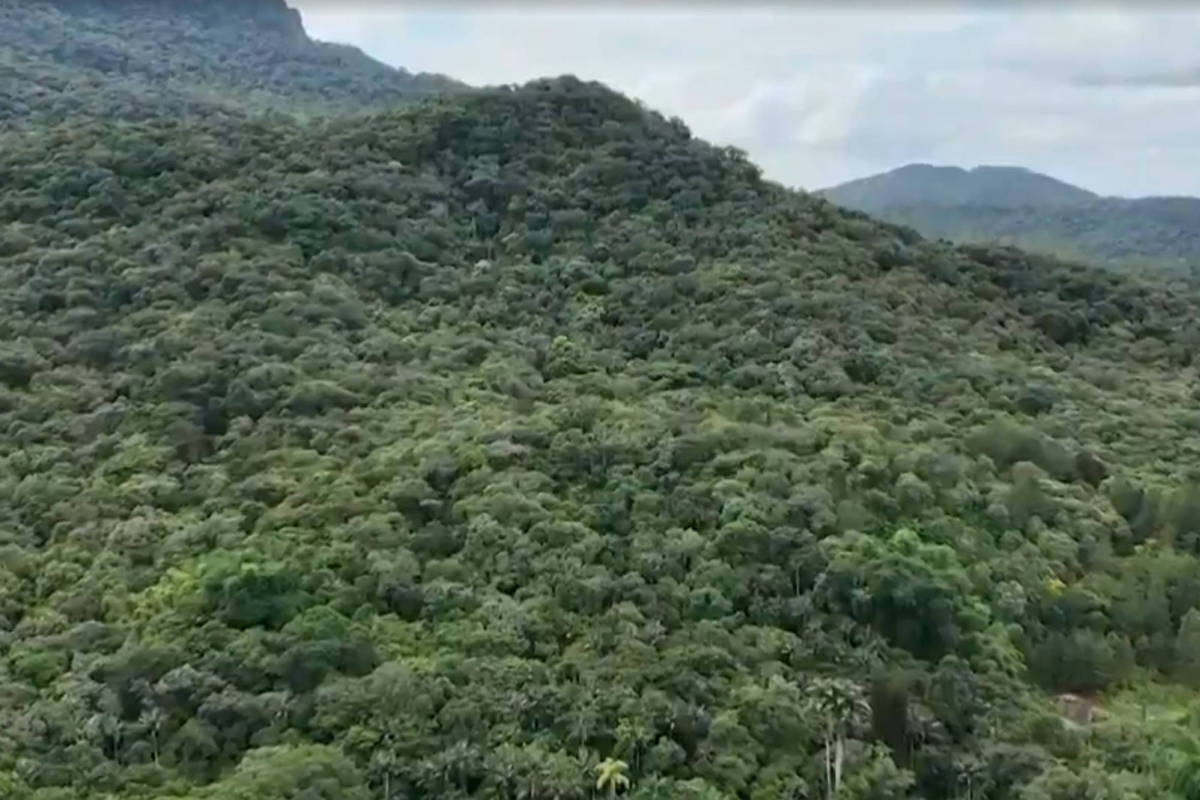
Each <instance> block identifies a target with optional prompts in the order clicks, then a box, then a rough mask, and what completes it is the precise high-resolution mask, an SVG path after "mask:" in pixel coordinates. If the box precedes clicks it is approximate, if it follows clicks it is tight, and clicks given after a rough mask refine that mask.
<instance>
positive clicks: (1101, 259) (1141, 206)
mask: <svg viewBox="0 0 1200 800" xmlns="http://www.w3.org/2000/svg"><path fill="white" fill-rule="evenodd" d="M821 194H822V195H823V196H824V197H827V198H828V199H830V200H832V201H833V202H835V203H838V204H839V205H843V206H847V207H849V208H854V209H858V210H860V211H866V212H867V213H869V214H872V215H875V216H878V217H880V218H881V219H886V220H888V221H889V222H893V223H895V224H899V225H909V226H912V227H913V228H915V229H916V230H918V231H920V232H921V233H922V234H923V235H925V236H930V237H941V238H946V239H951V240H954V241H956V242H964V243H967V242H973V243H979V244H987V243H990V244H1007V245H1017V246H1020V247H1024V248H1028V249H1031V250H1034V251H1038V252H1042V253H1048V254H1054V255H1058V256H1060V257H1067V258H1072V259H1077V260H1083V261H1088V262H1091V263H1095V264H1098V265H1102V266H1105V267H1108V268H1110V269H1113V270H1116V271H1119V272H1127V273H1128V272H1135V273H1146V274H1151V275H1153V274H1158V275H1162V274H1167V275H1170V276H1178V277H1184V278H1188V279H1190V280H1191V281H1192V282H1193V283H1194V282H1195V281H1196V280H1197V279H1200V198H1194V197H1142V198H1134V199H1130V198H1124V197H1099V196H1097V195H1095V194H1093V193H1091V192H1088V191H1085V190H1083V189H1080V188H1078V187H1075V186H1071V185H1070V184H1065V183H1062V182H1061V181H1056V180H1054V179H1053V178H1050V177H1048V176H1045V175H1039V174H1037V173H1036V172H1030V171H1029V170H1023V169H1016V168H1005V167H977V168H975V169H972V170H970V171H968V170H963V169H959V168H957V167H931V166H928V165H920V164H914V165H910V166H907V167H902V168H900V169H897V170H893V171H892V172H888V173H884V174H882V175H875V176H872V177H869V178H863V179H861V180H857V181H851V182H849V183H846V184H842V185H841V186H835V187H833V188H831V189H826V190H823V191H822V192H821Z"/></svg>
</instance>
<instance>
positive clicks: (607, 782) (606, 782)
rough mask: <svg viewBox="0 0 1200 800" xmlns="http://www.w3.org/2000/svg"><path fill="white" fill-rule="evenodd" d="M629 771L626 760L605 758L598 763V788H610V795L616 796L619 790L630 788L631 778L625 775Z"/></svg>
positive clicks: (602, 789) (598, 789) (600, 789)
mask: <svg viewBox="0 0 1200 800" xmlns="http://www.w3.org/2000/svg"><path fill="white" fill-rule="evenodd" d="M628 771H629V765H628V764H626V763H625V762H624V761H621V760H619V759H614V758H606V759H604V760H603V761H601V762H600V763H599V764H597V765H596V790H597V791H601V792H602V791H604V790H605V789H608V796H609V797H616V796H617V792H620V791H622V790H624V789H628V788H629V778H627V777H625V773H626V772H628Z"/></svg>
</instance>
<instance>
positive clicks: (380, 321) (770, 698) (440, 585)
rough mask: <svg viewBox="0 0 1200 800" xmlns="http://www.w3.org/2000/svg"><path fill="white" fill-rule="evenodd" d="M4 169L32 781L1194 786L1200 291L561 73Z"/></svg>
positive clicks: (22, 652)
mask: <svg viewBox="0 0 1200 800" xmlns="http://www.w3.org/2000/svg"><path fill="white" fill-rule="evenodd" d="M0 186H2V187H3V190H2V191H0V796H3V797H5V798H8V797H12V798H15V799H16V800H30V799H33V798H36V800H59V799H60V798H68V797H69V798H85V799H86V800H93V799H94V800H100V799H101V798H103V799H104V800H134V799H135V798H136V799H138V800H143V799H144V800H151V799H153V800H167V799H168V798H177V799H178V800H184V799H185V798H186V799H187V800H200V799H201V798H203V799H204V800H216V798H221V799H222V800H224V799H225V798H235V799H236V800H243V799H244V800H266V799H269V800H276V798H280V799H282V798H288V799H289V800H301V798H304V800H309V799H310V798H329V800H333V799H334V798H337V799H338V800H342V799H348V800H359V799H360V798H361V799H362V800H366V798H375V799H377V798H383V799H384V800H395V799H396V798H414V799H415V798H455V797H460V798H466V797H479V798H483V797H489V798H509V799H511V800H516V799H517V798H522V799H529V800H534V799H535V798H547V799H549V798H585V797H592V796H628V797H636V798H697V800H699V799H700V798H705V799H706V800H707V799H711V800H716V799H717V798H745V799H746V800H750V799H754V800H758V799H760V798H761V799H762V800H766V798H818V797H826V796H834V793H836V796H837V797H839V798H856V799H859V800H865V799H866V798H873V799H875V800H884V799H885V798H889V799H890V798H902V797H915V798H930V799H931V800H932V799H934V798H937V799H939V800H941V799H942V798H946V799H949V798H973V799H975V800H981V799H982V798H991V799H992V800H1005V799H1006V798H1038V799H1039V800H1040V799H1041V798H1047V799H1049V798H1054V799H1056V800H1057V798H1063V799H1064V800H1066V799H1067V798H1070V799H1071V800H1074V799H1075V798H1085V797H1086V798H1109V797H1112V798H1116V797H1120V798H1139V797H1140V798H1147V799H1149V798H1160V797H1163V796H1165V795H1166V793H1167V792H1169V791H1172V787H1175V788H1174V791H1175V792H1176V793H1177V794H1179V796H1181V797H1186V796H1190V795H1188V794H1186V792H1187V791H1190V789H1188V788H1187V787H1188V786H1190V785H1191V783H1189V781H1190V780H1191V779H1190V778H1189V776H1194V775H1195V774H1196V773H1197V771H1198V770H1200V767H1197V766H1196V764H1197V763H1200V762H1197V761H1196V757H1195V756H1194V754H1195V753H1196V752H1198V751H1197V750H1196V748H1195V747H1194V746H1192V745H1190V744H1189V742H1190V741H1191V739H1190V738H1189V736H1191V735H1192V734H1191V733H1190V732H1191V731H1195V730H1196V728H1197V727H1198V725H1200V723H1196V722H1195V721H1194V720H1195V718H1194V717H1193V716H1188V715H1186V714H1185V713H1184V712H1185V711H1186V710H1187V709H1186V707H1185V704H1184V702H1182V701H1181V700H1180V699H1179V698H1180V697H1183V698H1186V697H1188V696H1189V695H1188V694H1187V692H1189V691H1190V689H1188V688H1186V687H1192V686H1195V685H1196V680H1197V678H1196V673H1197V658H1198V656H1197V653H1196V647H1197V646H1200V645H1197V641H1198V640H1200V622H1198V620H1200V610H1197V609H1198V607H1200V570H1198V569H1197V568H1198V567H1200V561H1198V559H1200V555H1198V554H1200V488H1198V482H1200V474H1197V473H1196V472H1195V471H1194V470H1195V468H1194V462H1195V454H1196V449H1197V445H1196V442H1197V439H1196V436H1197V431H1198V430H1200V415H1198V414H1197V412H1196V410H1195V399H1196V396H1197V391H1196V366H1197V365H1196V364H1195V363H1193V358H1194V354H1195V349H1196V342H1197V338H1196V328H1195V322H1196V320H1195V313H1196V305H1195V298H1193V297H1191V296H1186V295H1181V294H1179V293H1176V292H1172V291H1168V290H1167V289H1166V288H1165V287H1162V286H1160V285H1157V284H1155V283H1153V282H1149V281H1141V280H1137V279H1133V278H1128V277H1121V276H1117V275H1113V274H1110V273H1105V272H1101V271H1097V270H1093V269H1089V268H1084V267H1081V266H1075V265H1071V264H1065V263H1061V262H1058V261H1055V260H1052V259H1048V258H1041V257H1034V256H1029V255H1027V254H1024V253H1022V252H1020V251H1016V250H1012V249H1005V248H989V247H978V248H951V247H949V246H947V245H945V244H941V243H934V242H929V241H925V240H923V239H921V238H920V237H919V236H918V235H916V234H915V233H914V232H913V231H911V230H909V229H906V228H901V227H896V226H892V225H887V224H883V223H879V222H876V221H874V220H871V219H869V218H867V217H865V216H863V215H861V214H858V213H853V212H847V211H844V210H841V209H838V208H836V207H835V206H832V205H831V204H829V203H827V202H826V201H824V200H820V199H817V198H814V197H811V196H808V195H804V194H801V193H795V192H790V191H786V190H784V189H782V188H781V187H779V186H776V185H774V184H772V183H770V182H767V181H764V180H763V179H762V178H761V177H760V175H759V172H758V170H757V169H756V168H755V167H754V166H753V165H752V164H751V163H749V162H748V161H747V159H746V157H745V155H744V154H742V153H740V152H738V151H736V150H734V149H730V148H723V149H722V148H716V147H713V146H710V145H708V144H706V143H704V142H701V141H698V140H696V139H694V138H693V137H692V136H691V135H690V133H689V132H688V130H687V128H686V127H685V126H684V125H683V123H682V122H680V121H678V120H668V119H664V118H663V117H662V116H660V115H658V114H656V113H654V112H651V111H649V110H646V109H644V108H642V107H640V106H638V105H637V104H635V103H633V102H631V101H629V100H627V99H625V98H623V97H621V96H620V95H618V94H616V93H614V92H612V91H610V90H608V89H606V88H604V87H602V86H600V85H598V84H594V83H588V82H583V81H580V80H577V79H575V78H570V77H564V78H559V79H554V80H541V81H536V82H533V83H531V84H529V85H527V86H524V87H519V88H517V87H508V88H502V89H495V90H488V91H472V92H467V93H461V94H456V95H455V96H452V97H450V96H448V97H441V98H435V99H430V100H428V101H425V102H423V103H420V104H418V105H414V106H411V107H404V108H398V109H393V110H389V111H386V112H380V113H374V114H370V115H359V116H343V117H336V118H328V119H321V120H309V121H307V122H300V121H297V120H296V119H293V118H290V117H284V116H280V115H256V114H250V113H247V114H242V115H236V116H231V117H225V118H215V117H208V118H199V117H198V118H190V117H185V118H183V119H174V118H171V117H170V116H168V115H154V116H151V117H149V118H140V119H134V120H123V121H114V120H112V119H106V118H102V117H96V116H92V115H89V114H79V115H75V116H72V117H70V118H69V119H65V120H59V121H53V122H46V121H43V122H38V123H36V124H34V123H30V125H29V126H24V127H19V128H16V129H14V130H11V131H8V132H5V133H2V134H0ZM1063 692H1074V693H1076V694H1077V695H1079V697H1078V698H1076V699H1077V700H1078V701H1079V702H1087V703H1090V704H1094V705H1097V706H1099V707H1100V710H1099V711H1098V712H1097V713H1096V714H1095V716H1094V719H1092V720H1091V721H1090V722H1086V721H1085V722H1073V721H1071V719H1069V717H1074V716H1076V715H1073V714H1069V713H1066V712H1065V711H1064V710H1063V702H1064V701H1063V700H1062V699H1061V698H1060V699H1059V700H1058V701H1057V702H1056V700H1055V695H1057V694H1060V693H1063ZM1175 741H1178V742H1179V743H1180V744H1179V745H1178V747H1174V746H1173V745H1172V743H1173V742H1175ZM1181 787H1182V788H1181Z"/></svg>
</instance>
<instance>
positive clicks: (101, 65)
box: [0, 0, 465, 122]
mask: <svg viewBox="0 0 1200 800" xmlns="http://www.w3.org/2000/svg"><path fill="white" fill-rule="evenodd" d="M463 88H465V87H464V86H463V85H462V84H460V83H458V82H457V81H453V80H450V79H449V78H445V77H442V76H439V75H424V74H420V75H413V74H410V73H408V72H405V71H403V70H396V69H393V68H391V67H388V66H386V65H384V64H381V63H379V62H378V61H375V60H373V59H371V58H368V57H367V56H366V55H364V54H363V53H362V52H361V51H359V50H357V49H355V48H352V47H346V46H343V45H333V44H325V43H322V42H314V41H312V40H310V39H309V38H308V37H307V35H306V34H305V32H304V29H303V27H302V26H301V24H300V18H299V14H298V12H296V11H295V10H294V9H290V8H288V7H287V6H286V5H285V4H284V2H283V0H253V1H252V2H238V1H236V0H203V1H202V0H154V1H153V2H152V1H151V0H122V2H106V1H105V0H0V120H5V121H10V122H11V121H30V120H35V121H36V120H42V121H55V120H62V119H65V118H68V117H70V116H72V115H75V114H80V113H86V114H92V115H96V116H101V117H105V118H110V119H144V118H147V117H154V116H172V115H174V116H178V115H183V114H213V113H226V114H228V113H242V112H244V111H247V110H273V111H280V112H287V113H290V114H296V115H301V116H305V115H311V114H327V113H332V112H338V111H354V110H361V109H366V108H381V107H387V106H390V105H395V104H397V103H403V102H410V101H412V100H414V99H417V98H420V97H426V96H429V95H432V94H436V93H443V92H450V91H458V90H461V89H463Z"/></svg>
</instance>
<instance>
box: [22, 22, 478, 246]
mask: <svg viewBox="0 0 1200 800" xmlns="http://www.w3.org/2000/svg"><path fill="white" fill-rule="evenodd" d="M0 87H2V88H0V120H4V121H7V122H10V123H11V122H14V121H29V120H36V121H56V120H63V119H68V118H71V117H72V116H76V115H79V114H92V115H99V116H104V117H119V118H122V119H148V118H154V117H159V116H175V117H178V116H180V115H185V114H204V115H213V114H220V115H235V116H241V115H243V114H244V113H245V112H246V111H247V110H250V111H267V110H270V111H273V112H280V113H287V114H292V115H299V116H308V115H313V114H328V113H334V112H345V111H357V110H362V109H365V108H383V107H388V106H391V105H395V104H397V103H402V102H410V101H413V100H417V99H420V98H422V97H428V96H431V95H434V94H438V93H446V92H454V91H459V90H462V89H464V88H465V87H464V86H463V85H462V84H460V83H458V82H456V81H453V80H451V79H449V78H445V77H443V76H440V75H425V74H421V75H413V74H411V73H408V72H405V71H403V70H396V69H392V68H391V67H388V66H386V65H384V64H381V63H379V62H377V61H374V60H373V59H371V58H368V57H367V56H366V55H364V54H363V53H362V52H360V51H359V50H357V49H355V48H352V47H348V46H345V45H335V44H326V43H323V42H314V41H312V40H310V39H309V38H308V37H307V36H306V35H305V32H304V29H303V27H302V26H301V24H300V14H299V12H298V11H296V10H294V9H291V8H288V7H287V6H286V5H285V4H284V2H283V0H253V2H239V1H238V0H212V1H211V2H207V1H206V2H202V1H201V0H122V2H120V3H113V2H105V0H3V2H0ZM122 198H123V195H122V194H121V188H120V185H119V183H115V182H114V183H110V184H108V185H107V186H106V187H105V188H104V190H102V191H100V192H98V193H97V194H96V202H97V204H98V205H99V206H100V207H106V208H109V209H111V210H113V211H116V210H117V209H118V208H120V206H121V204H122V203H123V202H124V200H123V199H122ZM21 246H22V240H21V239H20V238H18V237H16V236H15V235H11V236H5V237H3V239H0V253H3V252H4V251H5V250H11V249H13V248H15V247H21Z"/></svg>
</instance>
